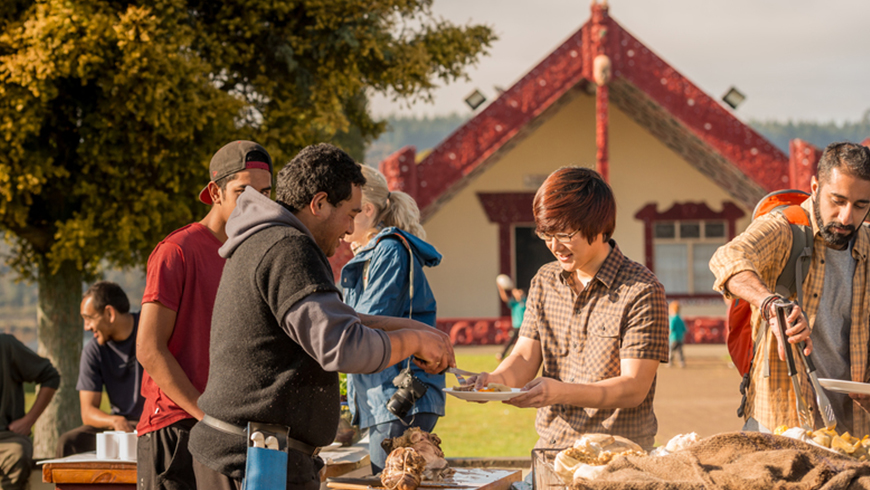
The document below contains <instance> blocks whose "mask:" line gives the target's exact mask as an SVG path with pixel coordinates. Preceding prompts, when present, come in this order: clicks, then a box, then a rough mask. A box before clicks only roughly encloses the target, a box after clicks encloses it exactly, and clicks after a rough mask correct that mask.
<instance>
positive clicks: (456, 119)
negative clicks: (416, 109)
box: [365, 114, 468, 167]
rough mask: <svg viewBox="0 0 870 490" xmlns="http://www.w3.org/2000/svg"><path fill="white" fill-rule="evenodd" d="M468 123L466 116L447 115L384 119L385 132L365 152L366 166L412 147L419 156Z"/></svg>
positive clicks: (375, 164) (374, 164) (390, 117)
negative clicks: (405, 147) (385, 123)
mask: <svg viewBox="0 0 870 490" xmlns="http://www.w3.org/2000/svg"><path fill="white" fill-rule="evenodd" d="M467 120H468V116H460V115H459V114H450V115H449V116H438V117H433V118H428V117H423V118H416V117H397V116H389V117H387V131H386V132H385V133H384V134H382V135H381V136H380V137H379V138H378V139H376V140H375V141H373V142H372V144H371V145H369V147H368V149H366V159H365V163H366V164H368V165H371V166H374V167H377V165H378V164H379V163H380V162H381V160H383V159H384V158H386V157H388V156H390V155H391V154H392V153H394V152H395V151H397V150H399V149H401V148H402V147H404V146H408V145H412V146H415V147H416V148H417V152H418V153H420V152H422V151H423V150H427V149H430V148H433V147H435V146H436V145H438V143H441V141H442V140H444V138H446V137H447V136H449V135H450V133H452V132H453V131H454V130H455V129H456V128H458V127H459V126H461V125H462V124H463V123H464V122H465V121H467Z"/></svg>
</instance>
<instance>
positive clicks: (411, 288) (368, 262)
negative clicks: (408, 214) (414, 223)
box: [363, 234, 414, 318]
mask: <svg viewBox="0 0 870 490" xmlns="http://www.w3.org/2000/svg"><path fill="white" fill-rule="evenodd" d="M384 238H395V239H398V240H399V241H400V242H402V244H404V245H405V248H406V249H407V250H408V269H410V272H408V276H409V279H408V280H409V287H408V289H409V291H408V293H409V296H410V300H409V301H410V302H409V305H408V318H413V314H414V252H413V251H411V244H409V243H408V240H407V239H406V238H405V237H403V236H402V235H399V234H395V235H387V236H385V237H381V238H379V239H378V242H380V241H381V240H383V239H384ZM371 262H372V259H369V260H366V262H365V264H363V291H365V290H366V288H367V287H368V286H369V265H371Z"/></svg>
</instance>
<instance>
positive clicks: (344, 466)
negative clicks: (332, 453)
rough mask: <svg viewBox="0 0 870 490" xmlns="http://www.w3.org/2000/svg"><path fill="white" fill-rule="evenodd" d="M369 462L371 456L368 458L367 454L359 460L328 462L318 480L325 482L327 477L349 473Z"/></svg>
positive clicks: (367, 464)
mask: <svg viewBox="0 0 870 490" xmlns="http://www.w3.org/2000/svg"><path fill="white" fill-rule="evenodd" d="M371 463H372V461H371V458H369V455H368V454H366V455H365V456H363V458H362V459H360V460H359V461H353V462H350V463H333V464H328V465H326V467H325V468H324V470H323V472H322V473H321V475H320V481H321V482H325V481H326V479H327V478H333V477H336V476H341V475H344V474H345V473H350V472H351V471H353V470H358V469H360V468H362V467H364V466H369V465H370V464H371Z"/></svg>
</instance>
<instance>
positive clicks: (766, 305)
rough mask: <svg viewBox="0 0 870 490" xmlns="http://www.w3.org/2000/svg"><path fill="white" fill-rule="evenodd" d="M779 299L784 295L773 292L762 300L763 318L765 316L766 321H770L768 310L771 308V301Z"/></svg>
mask: <svg viewBox="0 0 870 490" xmlns="http://www.w3.org/2000/svg"><path fill="white" fill-rule="evenodd" d="M778 299H783V297H782V296H781V295H779V294H771V295H770V296H768V297H766V298H764V301H762V302H761V318H764V321H766V322H768V323H770V315H769V314H768V310H770V303H771V302H773V301H776V300H778Z"/></svg>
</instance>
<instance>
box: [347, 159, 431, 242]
mask: <svg viewBox="0 0 870 490" xmlns="http://www.w3.org/2000/svg"><path fill="white" fill-rule="evenodd" d="M361 167H362V173H363V177H365V178H366V183H365V185H364V186H363V187H362V202H363V204H365V203H369V204H371V205H372V206H374V207H375V210H376V213H375V221H374V222H375V226H377V225H378V224H381V223H383V225H384V226H395V227H396V228H399V229H400V230H402V231H407V232H408V233H410V234H412V235H414V236H416V237H418V238H422V239H425V238H426V231H425V230H424V229H423V226H422V225H421V224H420V209H419V208H418V207H417V202H416V201H414V198H413V197H411V196H409V195H408V194H407V193H405V192H402V191H392V192H390V189H389V188H388V187H387V179H386V178H385V177H384V175H383V174H382V173H380V172H378V171H377V170H376V169H374V168H372V167H369V166H368V165H362V166H361Z"/></svg>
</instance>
